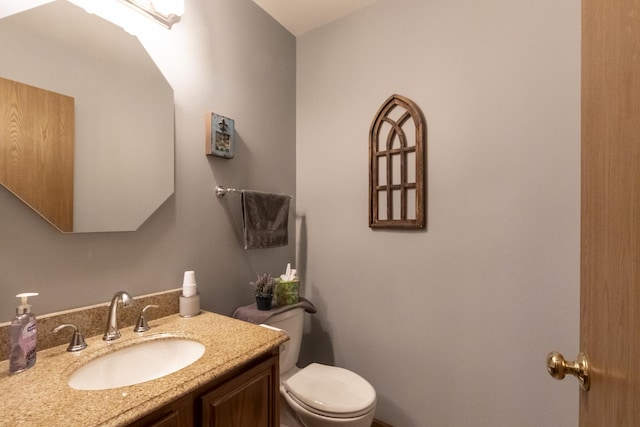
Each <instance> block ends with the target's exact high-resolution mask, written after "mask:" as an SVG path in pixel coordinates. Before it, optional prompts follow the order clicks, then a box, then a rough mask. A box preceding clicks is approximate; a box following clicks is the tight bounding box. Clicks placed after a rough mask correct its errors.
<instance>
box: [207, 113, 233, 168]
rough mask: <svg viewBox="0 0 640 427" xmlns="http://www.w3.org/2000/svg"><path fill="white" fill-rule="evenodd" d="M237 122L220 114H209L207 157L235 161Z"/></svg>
mask: <svg viewBox="0 0 640 427" xmlns="http://www.w3.org/2000/svg"><path fill="white" fill-rule="evenodd" d="M235 135H236V130H235V122H234V120H233V119H230V118H228V117H224V116H221V115H220V114H216V113H210V114H207V140H206V143H205V153H206V154H207V156H217V157H224V158H225V159H233V156H234V155H235V151H236V144H235Z"/></svg>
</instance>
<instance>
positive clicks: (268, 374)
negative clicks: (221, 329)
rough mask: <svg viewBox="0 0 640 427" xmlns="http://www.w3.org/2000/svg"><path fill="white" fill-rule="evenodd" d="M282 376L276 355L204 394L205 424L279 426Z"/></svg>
mask: <svg viewBox="0 0 640 427" xmlns="http://www.w3.org/2000/svg"><path fill="white" fill-rule="evenodd" d="M278 374H279V372H278V357H277V356H276V357H272V358H270V359H268V360H266V361H264V362H262V363H261V364H260V365H258V366H256V367H254V368H252V369H250V370H248V371H247V372H245V373H243V374H240V375H239V376H237V377H235V378H232V379H231V380H229V381H227V382H226V383H224V384H222V385H220V386H219V387H217V388H216V389H214V390H213V391H211V392H209V393H207V394H204V395H202V396H201V403H202V425H203V426H208V427H279V425H280V413H279V408H278V402H279V397H278V386H279V384H278V382H279V375H278Z"/></svg>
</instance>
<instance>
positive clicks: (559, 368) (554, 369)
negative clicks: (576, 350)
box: [547, 351, 589, 390]
mask: <svg viewBox="0 0 640 427" xmlns="http://www.w3.org/2000/svg"><path fill="white" fill-rule="evenodd" d="M547 371H548V372H549V375H551V376H552V377H553V378H555V379H557V380H561V379H563V378H564V376H565V375H566V374H571V375H573V376H575V377H576V378H578V382H579V383H580V387H582V389H583V390H589V359H588V358H587V355H586V354H585V353H583V352H580V354H578V359H577V360H576V361H567V360H565V358H564V356H563V355H562V354H560V353H558V352H557V351H552V352H551V353H549V354H548V355H547Z"/></svg>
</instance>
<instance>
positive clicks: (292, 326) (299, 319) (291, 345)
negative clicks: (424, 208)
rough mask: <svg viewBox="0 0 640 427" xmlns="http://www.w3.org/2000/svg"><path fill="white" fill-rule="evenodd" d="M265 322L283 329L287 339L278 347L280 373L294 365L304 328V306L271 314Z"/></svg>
mask: <svg viewBox="0 0 640 427" xmlns="http://www.w3.org/2000/svg"><path fill="white" fill-rule="evenodd" d="M264 323H265V324H267V325H269V326H273V327H274V328H278V329H282V330H284V331H285V332H286V333H287V335H289V341H287V342H285V343H284V344H283V346H282V347H281V348H280V375H282V374H284V373H285V372H287V371H289V370H290V369H291V368H293V367H294V366H295V365H296V362H297V361H298V355H299V354H300V344H302V332H303V330H304V308H301V307H297V308H292V309H291V310H287V311H285V312H282V313H279V314H275V315H273V316H271V317H270V318H269V319H268V320H267V321H266V322H264Z"/></svg>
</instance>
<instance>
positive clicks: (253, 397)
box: [129, 349, 280, 427]
mask: <svg viewBox="0 0 640 427" xmlns="http://www.w3.org/2000/svg"><path fill="white" fill-rule="evenodd" d="M279 377H280V373H279V370H278V349H275V350H273V351H272V352H271V353H268V354H266V355H265V356H263V357H260V358H258V359H256V360H254V361H252V362H250V363H248V364H246V365H244V366H241V367H240V368H238V369H235V370H233V371H231V372H229V373H228V374H226V375H224V376H222V377H220V378H217V379H215V380H213V381H212V382H210V383H208V384H206V385H204V386H202V387H199V388H198V389H197V390H195V391H193V392H191V393H189V394H188V395H186V396H183V397H181V398H179V399H177V400H175V401H173V402H171V403H168V404H167V405H165V406H164V407H162V408H160V409H158V410H156V411H154V412H152V413H151V414H149V415H147V416H145V417H143V418H141V419H140V420H138V421H135V422H134V423H132V424H130V425H129V426H130V427H143V426H144V427H200V426H207V427H279V426H280V410H279V406H278V405H279V400H280V399H279V394H278V393H279V392H278V387H279Z"/></svg>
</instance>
